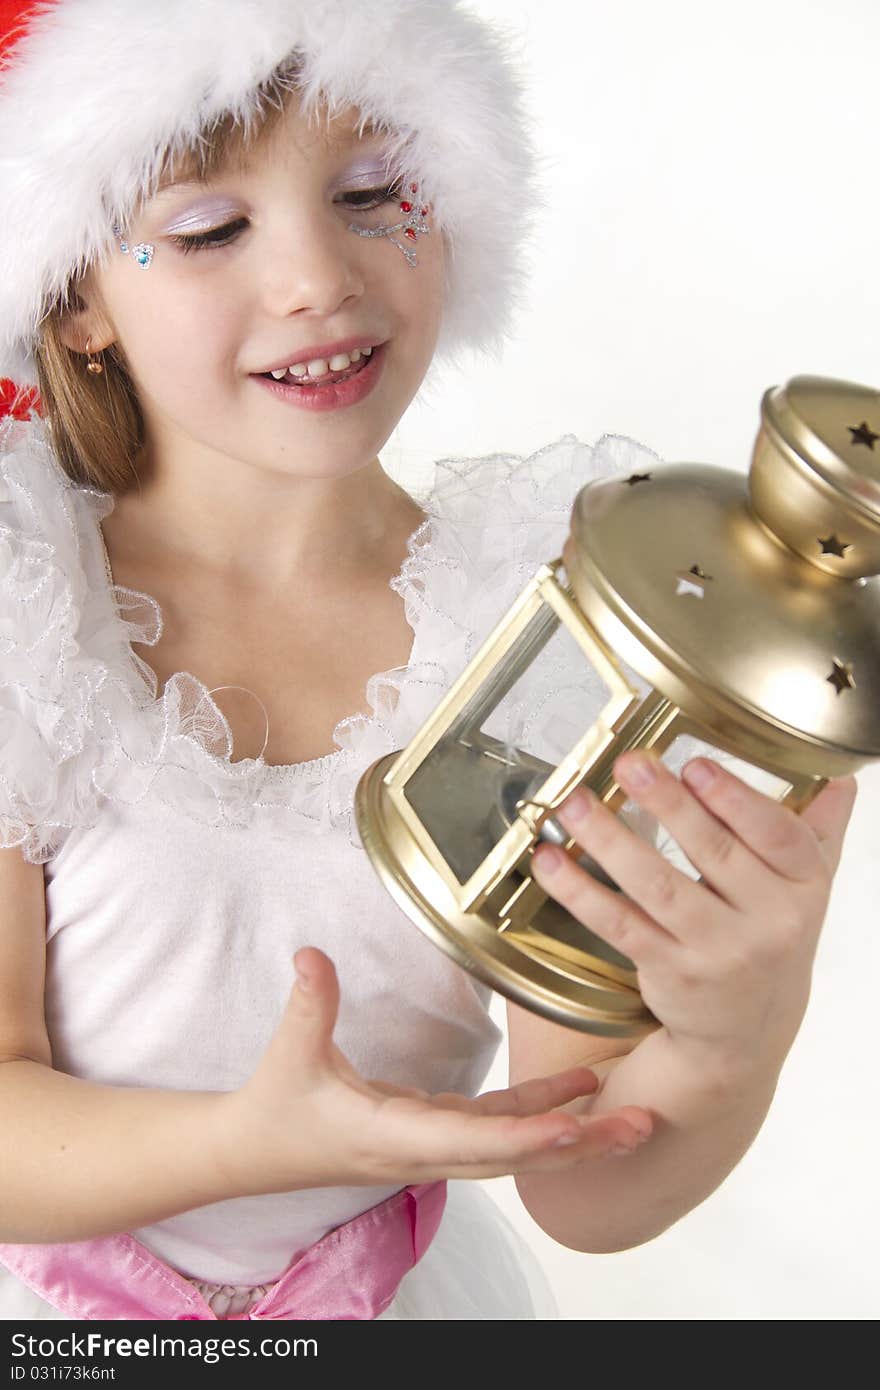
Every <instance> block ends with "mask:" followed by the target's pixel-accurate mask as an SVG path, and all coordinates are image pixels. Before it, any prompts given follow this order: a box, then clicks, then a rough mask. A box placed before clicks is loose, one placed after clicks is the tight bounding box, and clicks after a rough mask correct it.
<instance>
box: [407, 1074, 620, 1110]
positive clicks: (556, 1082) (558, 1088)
mask: <svg viewBox="0 0 880 1390" xmlns="http://www.w3.org/2000/svg"><path fill="white" fill-rule="evenodd" d="M598 1089H599V1078H598V1076H597V1075H596V1073H595V1072H594V1071H592V1070H591V1068H590V1067H568V1068H567V1069H566V1070H565V1071H560V1072H556V1073H554V1075H553V1076H537V1077H533V1078H532V1079H531V1080H529V1081H520V1082H518V1083H517V1085H516V1086H508V1087H506V1088H505V1089H504V1090H499V1091H484V1092H483V1094H482V1095H479V1096H474V1097H473V1098H472V1097H470V1096H461V1095H456V1094H455V1093H454V1092H443V1093H441V1094H440V1095H435V1096H434V1097H433V1100H434V1104H435V1105H446V1104H448V1105H449V1108H450V1109H467V1110H469V1111H470V1112H471V1113H472V1114H478V1115H539V1114H541V1113H542V1112H543V1111H545V1110H553V1109H555V1107H556V1106H558V1105H565V1104H567V1102H568V1101H571V1100H575V1099H577V1097H578V1096H588V1095H592V1094H593V1093H594V1092H595V1091H597V1090H598Z"/></svg>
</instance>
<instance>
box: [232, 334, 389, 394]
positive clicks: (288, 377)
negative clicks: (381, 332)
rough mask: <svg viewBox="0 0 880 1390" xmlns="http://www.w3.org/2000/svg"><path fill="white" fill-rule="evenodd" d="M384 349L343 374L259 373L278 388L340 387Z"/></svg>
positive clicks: (379, 347)
mask: <svg viewBox="0 0 880 1390" xmlns="http://www.w3.org/2000/svg"><path fill="white" fill-rule="evenodd" d="M382 347H384V343H381V344H379V346H377V347H374V348H373V350H372V352H371V353H370V355H369V356H366V355H364V354H362V355H361V357H360V359H359V361H357V362H352V364H351V366H350V367H346V368H345V369H344V370H343V371H341V372H330V371H328V372H324V373H323V374H322V375H321V376H317V377H311V376H309V374H308V372H305V373H301V374H300V375H298V376H294V375H293V373H292V372H291V371H290V370H288V371H287V372H285V374H284V376H280V377H274V376H273V375H272V373H271V372H259V373H258V375H259V376H261V377H263V379H264V380H267V381H272V382H275V384H276V385H278V386H298V387H300V388H301V389H302V390H310V389H311V390H315V389H316V388H319V387H321V386H338V385H339V383H340V382H342V381H348V380H349V378H350V377H353V376H357V375H358V373H359V372H362V371H363V370H364V368H365V367H366V366H368V365H369V363H370V362H371V361H372V359H373V357H374V356H375V355H376V354H377V353H378V352H379V351H380V349H381V348H382Z"/></svg>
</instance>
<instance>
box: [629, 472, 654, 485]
mask: <svg viewBox="0 0 880 1390" xmlns="http://www.w3.org/2000/svg"><path fill="white" fill-rule="evenodd" d="M650 481H651V475H650V473H632V474H631V475H630V476H629V477H628V478H627V479H626V485H627V487H635V485H636V483H649V482H650Z"/></svg>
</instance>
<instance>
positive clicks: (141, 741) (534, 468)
mask: <svg viewBox="0 0 880 1390" xmlns="http://www.w3.org/2000/svg"><path fill="white" fill-rule="evenodd" d="M634 457H635V462H636V463H637V464H641V465H642V466H644V463H645V459H646V457H650V458H651V459H653V460H654V461H655V462H656V460H657V456H656V455H655V454H653V453H652V452H651V451H650V450H645V449H643V448H642V446H639V445H636V444H635V442H634V441H632V440H628V439H626V438H625V437H623V436H616V435H605V436H603V438H602V440H601V441H600V442H599V444H598V445H597V446H596V447H595V449H594V448H591V447H590V446H588V445H586V444H584V443H582V442H581V441H579V440H578V439H576V438H575V436H574V435H571V434H568V435H564V436H563V437H561V438H560V439H558V440H557V441H555V442H554V443H552V444H548V445H546V446H545V447H544V448H543V449H540V450H538V451H537V452H536V453H534V454H532V455H529V456H527V457H520V456H516V455H509V454H492V455H488V456H486V457H484V458H480V459H473V460H470V459H459V458H448V459H441V460H439V461H438V462H437V464H436V465H435V479H434V483H433V486H432V488H431V489H430V491H429V492H428V494H427V496H425V497H424V498H420V499H419V505H420V506H421V507H422V509H423V511H424V512H425V513H426V514H427V515H426V520H424V521H423V522H422V523H421V524H420V526H419V527H418V528H417V530H416V531H415V532H414V533H413V534H412V535H411V536H410V538H409V540H408V543H407V555H406V557H405V559H404V561H403V564H402V566H401V568H400V571H399V573H398V574H397V575H396V576H395V577H394V578H393V579H392V580H391V581H390V583H391V588H392V589H394V590H395V591H396V592H397V593H399V594H400V595H401V596H402V598H403V600H404V605H405V612H406V617H407V621H408V622H409V624H410V627H411V628H412V630H413V645H412V650H411V653H410V658H409V662H408V664H407V665H406V666H405V667H398V668H394V669H392V670H388V671H382V672H378V673H376V674H375V675H373V676H372V677H371V678H370V680H369V682H368V683H367V687H366V691H365V706H366V708H365V709H364V711H362V712H355V713H352V714H351V715H349V716H347V717H346V718H344V719H342V720H341V721H340V722H339V723H338V724H337V725H336V728H335V729H334V731H333V741H334V744H335V745H336V747H335V750H334V751H333V752H332V753H330V754H328V755H326V756H325V757H321V758H316V759H313V760H311V761H308V762H302V763H296V764H289V765H271V764H267V763H265V762H264V761H263V760H262V758H261V757H260V758H241V759H238V760H235V761H233V758H232V754H233V751H234V750H233V746H232V744H233V740H232V735H231V731H230V728H229V725H228V722H227V720H226V718H225V717H224V715H223V713H222V711H221V710H220V708H219V707H218V705H217V704H216V703H215V701H214V699H213V698H212V696H211V694H210V693H209V691H208V689H207V687H206V686H205V685H204V683H203V682H201V681H200V680H198V679H197V678H196V677H195V676H193V675H191V674H190V673H187V672H177V673H176V674H174V675H173V676H171V677H170V678H169V680H168V681H167V682H166V684H165V688H164V690H163V693H162V695H161V697H158V698H157V685H158V682H157V680H156V676H155V674H154V672H153V671H152V669H151V668H150V667H149V666H148V665H147V664H146V662H144V661H142V660H141V659H140V658H139V657H138V656H137V654H136V653H135V652H134V650H133V647H132V643H141V644H144V645H147V646H151V645H155V643H156V642H158V640H159V638H160V636H161V632H162V612H161V609H160V606H159V604H158V603H157V602H156V600H155V599H153V598H152V597H151V596H150V595H148V594H144V593H140V592H137V591H134V590H131V589H127V588H125V587H122V586H119V585H116V586H114V587H113V588H112V590H111V588H110V585H109V582H108V578H107V574H106V569H105V560H104V550H103V545H102V540H101V533H100V528H99V523H100V521H101V520H102V519H103V518H104V517H105V516H106V515H107V514H108V513H109V512H110V511H112V509H113V505H114V499H113V497H112V495H111V494H108V493H104V492H99V491H96V490H94V489H92V488H88V487H82V486H78V485H76V484H74V483H73V482H72V481H71V480H70V479H69V478H68V477H67V475H66V474H65V473H64V471H63V469H62V468H61V466H60V464H59V463H58V461H57V459H56V458H55V455H54V453H53V450H52V448H51V443H50V439H49V436H48V432H47V430H46V427H45V425H44V423H43V422H42V421H39V420H38V419H36V418H33V419H32V420H31V421H29V422H27V423H26V424H22V423H21V422H12V421H8V422H6V424H5V425H4V427H3V432H2V435H0V552H3V553H2V561H3V564H2V570H0V573H2V576H3V577H2V581H0V583H2V589H0V640H2V642H3V680H2V681H0V717H2V718H3V720H4V722H5V723H6V725H7V729H6V733H7V738H6V739H5V743H6V746H7V747H9V737H10V736H11V737H13V738H15V737H16V735H17V736H18V744H17V746H19V747H21V748H23V749H26V750H27V754H28V758H29V759H30V761H29V764H28V767H27V769H25V768H24V766H21V767H13V768H11V769H10V768H7V769H6V773H5V783H6V786H5V794H6V803H5V804H4V805H3V806H2V811H0V830H2V833H3V836H4V843H6V844H8V843H10V841H11V842H12V843H20V844H23V846H24V849H25V854H26V857H31V856H33V858H34V862H45V860H46V859H47V858H49V857H50V855H51V854H52V853H54V851H55V850H56V849H57V847H58V846H59V844H60V843H61V842H62V840H63V838H64V836H65V834H66V832H67V831H68V830H69V829H71V828H74V827H81V828H86V827H88V826H89V825H91V824H93V823H94V821H95V820H96V819H97V816H98V814H99V810H100V805H101V799H102V798H107V799H109V800H110V801H117V802H121V803H126V804H129V805H131V804H133V803H137V802H140V801H142V800H143V799H144V798H145V797H147V796H150V797H155V798H157V799H158V800H159V801H161V802H164V803H166V804H167V805H169V806H171V807H172V808H174V809H175V810H176V811H178V812H181V813H182V814H184V815H187V816H189V817H191V818H193V819H195V820H197V821H199V822H201V823H203V824H205V825H221V824H222V825H230V826H237V827H245V826H249V825H251V824H253V823H255V822H256V821H257V820H258V819H260V821H261V823H263V822H264V821H265V822H266V823H267V824H268V822H269V821H272V822H273V823H274V822H276V821H277V822H278V828H279V829H281V830H282V831H283V833H289V832H291V831H301V832H305V833H310V834H322V833H326V832H328V831H329V830H331V829H342V828H344V829H347V831H348V833H349V838H350V839H351V841H352V843H355V844H358V843H359V840H358V838H357V835H356V831H355V829H354V825H353V802H354V791H355V788H356V786H357V783H358V781H359V779H360V777H361V775H362V774H363V772H364V771H365V770H366V769H367V768H368V767H369V766H370V765H371V764H372V763H373V762H375V761H376V759H378V758H380V757H382V756H384V755H385V754H387V753H390V752H392V751H394V750H396V749H399V748H402V747H404V746H405V745H406V743H408V742H409V740H410V738H411V737H412V735H413V734H414V733H415V732H416V730H417V728H418V727H419V725H420V724H421V723H422V722H423V721H424V719H425V718H427V716H428V714H429V713H430V712H431V710H432V709H433V708H434V707H435V706H436V704H437V703H438V702H439V700H440V698H441V696H442V694H443V693H444V692H445V690H447V689H448V687H449V685H450V684H451V683H452V681H453V680H454V679H455V678H456V677H457V676H458V675H459V674H460V672H461V671H462V670H463V669H464V667H465V665H466V664H467V663H468V661H469V660H470V659H471V657H472V656H473V654H474V652H475V651H476V649H477V647H478V645H479V644H480V642H482V641H483V640H484V639H485V637H486V636H487V635H488V633H489V631H491V629H492V627H494V626H495V624H496V623H497V621H498V620H499V619H500V618H501V616H502V615H503V613H504V612H505V611H506V609H507V608H508V607H509V606H510V604H511V603H512V602H513V600H514V599H515V597H516V596H517V594H518V593H519V592H520V590H521V589H522V588H523V586H524V585H525V583H526V582H527V581H528V579H529V578H531V576H532V575H533V574H534V572H535V570H536V569H537V567H538V565H539V564H541V563H542V561H546V560H548V559H551V558H553V556H555V555H556V554H558V553H559V548H560V547H561V543H562V541H563V539H564V537H565V534H566V533H567V529H568V521H569V517H570V512H571V506H572V503H573V500H574V497H575V495H576V493H577V492H578V490H579V489H580V488H581V487H583V486H584V484H585V483H587V482H589V481H590V480H591V478H593V477H597V476H606V475H608V474H609V473H613V472H616V471H618V470H619V469H620V468H632V467H633V463H634ZM22 761H23V760H22ZM16 773H18V774H20V778H19V781H16V776H15V774H16ZM22 779H23V784H22ZM15 834H18V835H19V838H18V839H15V840H11V837H12V836H13V835H15Z"/></svg>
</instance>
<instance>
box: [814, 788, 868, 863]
mask: <svg viewBox="0 0 880 1390" xmlns="http://www.w3.org/2000/svg"><path fill="white" fill-rule="evenodd" d="M858 789H859V784H858V782H857V781H856V779H855V777H835V778H834V780H833V781H831V782H829V783H828V785H827V786H826V787H823V789H822V791H820V793H819V795H818V796H817V797H815V798H814V799H813V800H812V801H811V802H810V804H809V806H808V807H807V808H806V810H805V811H803V812H801V820H802V821H803V822H804V824H805V825H808V826H809V827H810V829H811V830H812V832H813V834H814V835H815V836H816V839H817V840H818V841H819V843H820V844H821V846H822V849H823V852H824V854H825V859H826V861H827V862H828V864H830V866H831V869H832V870H834V869H836V868H837V866H838V864H839V863H840V855H841V851H842V849H843V837H844V835H845V834H846V831H847V827H848V826H849V822H850V818H851V816H852V813H853V807H854V806H855V802H856V796H857V795H858Z"/></svg>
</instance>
